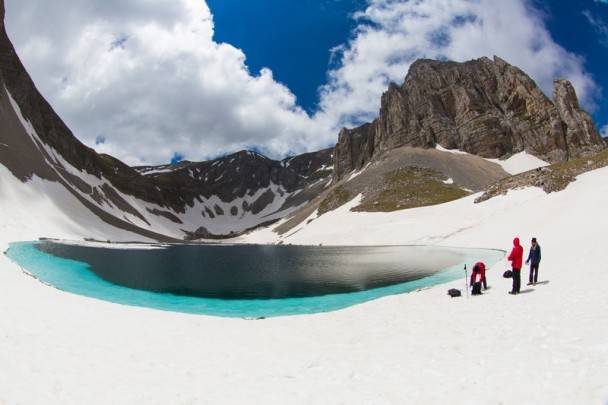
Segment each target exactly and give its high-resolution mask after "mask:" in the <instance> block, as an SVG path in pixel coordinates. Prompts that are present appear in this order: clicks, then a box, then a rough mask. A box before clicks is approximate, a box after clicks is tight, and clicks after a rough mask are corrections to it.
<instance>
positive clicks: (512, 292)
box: [509, 291, 517, 295]
mask: <svg viewBox="0 0 608 405" xmlns="http://www.w3.org/2000/svg"><path fill="white" fill-rule="evenodd" d="M509 294H511V295H515V294H517V293H516V292H515V291H509Z"/></svg>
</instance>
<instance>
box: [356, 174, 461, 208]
mask: <svg viewBox="0 0 608 405" xmlns="http://www.w3.org/2000/svg"><path fill="white" fill-rule="evenodd" d="M442 177H443V176H442V175H441V174H440V173H438V172H436V171H434V170H430V169H423V168H417V167H407V168H402V169H398V170H395V171H393V172H390V173H387V174H386V175H385V176H384V179H383V182H382V183H381V185H380V187H379V188H378V192H376V193H374V192H372V193H370V194H369V195H366V196H365V198H364V200H363V202H362V203H361V205H359V206H358V207H356V208H354V209H353V211H365V212H391V211H397V210H402V209H406V208H415V207H424V206H428V205H435V204H441V203H445V202H448V201H452V200H457V199H459V198H462V197H465V196H467V195H468V193H467V192H466V191H464V190H462V189H460V188H459V187H457V186H455V185H452V184H446V183H444V181H443V180H444V179H445V178H442Z"/></svg>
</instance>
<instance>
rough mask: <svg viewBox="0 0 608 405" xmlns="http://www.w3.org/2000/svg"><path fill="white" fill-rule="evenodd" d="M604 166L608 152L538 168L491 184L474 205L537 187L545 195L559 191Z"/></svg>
mask: <svg viewBox="0 0 608 405" xmlns="http://www.w3.org/2000/svg"><path fill="white" fill-rule="evenodd" d="M606 166H608V150H604V151H602V152H600V153H597V154H595V155H592V156H583V157H579V158H578V159H573V160H569V161H566V162H560V163H555V164H552V165H550V166H546V167H540V168H538V169H534V170H530V171H527V172H524V173H521V174H518V175H516V176H509V177H506V178H504V179H502V180H500V181H498V182H496V183H495V184H492V185H491V186H490V187H488V188H487V190H486V191H485V192H484V193H483V195H481V196H480V197H478V198H477V199H476V200H475V203H480V202H483V201H487V200H489V199H491V198H494V197H497V196H499V195H505V194H507V193H508V192H509V191H511V190H516V189H522V188H527V187H538V188H541V189H543V190H544V191H545V192H546V193H553V192H556V191H561V190H563V189H565V188H566V187H567V186H568V185H569V184H570V183H572V182H573V181H575V180H576V178H577V176H579V175H581V174H583V173H586V172H589V171H592V170H597V169H600V168H603V167H606Z"/></svg>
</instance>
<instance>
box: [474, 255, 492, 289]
mask: <svg viewBox="0 0 608 405" xmlns="http://www.w3.org/2000/svg"><path fill="white" fill-rule="evenodd" d="M477 280H479V281H477ZM476 282H479V283H480V284H483V289H484V290H487V289H488V282H487V281H486V265H485V264H484V263H483V262H477V263H475V265H474V266H473V272H472V273H471V282H470V285H471V287H473V286H474V285H475V283H476ZM479 290H481V285H480V287H479Z"/></svg>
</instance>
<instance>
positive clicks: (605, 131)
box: [600, 125, 608, 138]
mask: <svg viewBox="0 0 608 405" xmlns="http://www.w3.org/2000/svg"><path fill="white" fill-rule="evenodd" d="M600 134H601V135H602V138H608V125H604V126H603V127H602V129H601V130H600Z"/></svg>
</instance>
